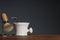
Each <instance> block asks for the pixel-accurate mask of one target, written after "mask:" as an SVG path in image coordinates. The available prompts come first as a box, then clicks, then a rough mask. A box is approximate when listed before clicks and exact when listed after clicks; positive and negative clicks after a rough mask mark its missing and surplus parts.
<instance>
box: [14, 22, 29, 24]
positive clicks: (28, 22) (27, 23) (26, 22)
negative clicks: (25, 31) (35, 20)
mask: <svg viewBox="0 0 60 40" xmlns="http://www.w3.org/2000/svg"><path fill="white" fill-rule="evenodd" d="M14 24H30V23H29V22H14Z"/></svg>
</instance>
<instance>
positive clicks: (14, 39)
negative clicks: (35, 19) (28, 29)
mask: <svg viewBox="0 0 60 40" xmlns="http://www.w3.org/2000/svg"><path fill="white" fill-rule="evenodd" d="M0 40H60V35H59V34H34V35H28V36H7V37H3V36H0Z"/></svg>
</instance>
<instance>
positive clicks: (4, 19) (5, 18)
mask: <svg viewBox="0 0 60 40" xmlns="http://www.w3.org/2000/svg"><path fill="white" fill-rule="evenodd" d="M2 20H3V22H5V23H7V22H8V16H7V14H6V13H2Z"/></svg>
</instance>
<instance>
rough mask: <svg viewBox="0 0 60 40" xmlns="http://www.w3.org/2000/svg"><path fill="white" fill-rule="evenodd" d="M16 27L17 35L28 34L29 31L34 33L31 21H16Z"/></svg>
mask: <svg viewBox="0 0 60 40" xmlns="http://www.w3.org/2000/svg"><path fill="white" fill-rule="evenodd" d="M14 24H15V27H16V35H18V36H27V35H28V34H27V33H28V32H30V33H32V32H33V29H32V28H29V29H28V27H29V24H30V23H29V22H15V23H14Z"/></svg>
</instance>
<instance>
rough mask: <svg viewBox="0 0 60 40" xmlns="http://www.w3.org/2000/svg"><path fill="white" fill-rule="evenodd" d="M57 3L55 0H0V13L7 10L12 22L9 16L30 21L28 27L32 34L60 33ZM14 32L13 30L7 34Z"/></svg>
mask: <svg viewBox="0 0 60 40" xmlns="http://www.w3.org/2000/svg"><path fill="white" fill-rule="evenodd" d="M59 3H60V2H59V1H57V0H56V1H55V0H52V1H51V0H36V1H33V0H0V14H1V12H7V14H8V16H9V22H12V19H11V17H17V21H23V22H30V25H29V27H32V28H33V34H60V20H59V19H60V15H59V13H60V11H59V10H60V4H59ZM1 33H2V20H1V19H0V34H1ZM14 33H15V31H14V30H13V31H12V32H10V33H7V34H14Z"/></svg>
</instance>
